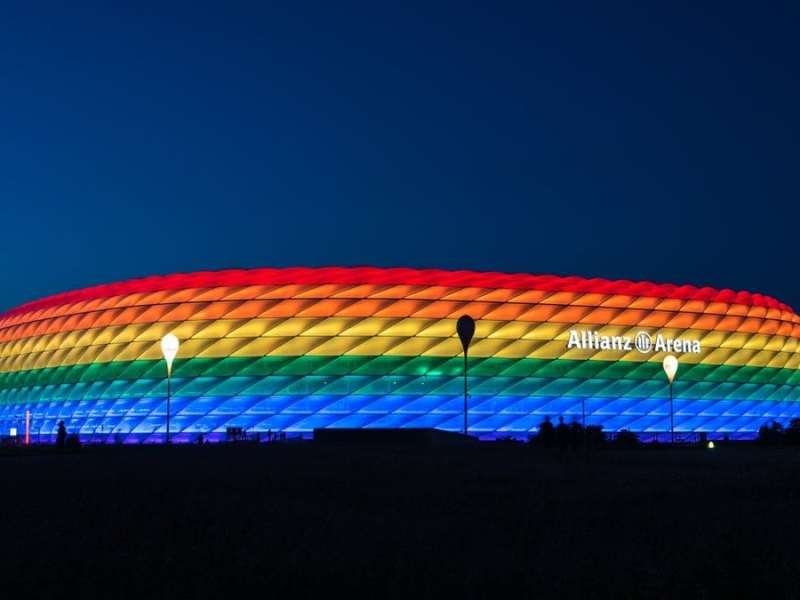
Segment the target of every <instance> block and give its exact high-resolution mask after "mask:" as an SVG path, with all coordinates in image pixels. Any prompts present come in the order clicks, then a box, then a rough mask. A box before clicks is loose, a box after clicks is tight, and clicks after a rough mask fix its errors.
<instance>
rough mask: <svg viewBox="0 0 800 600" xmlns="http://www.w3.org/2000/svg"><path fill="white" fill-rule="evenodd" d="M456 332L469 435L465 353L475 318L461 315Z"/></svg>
mask: <svg viewBox="0 0 800 600" xmlns="http://www.w3.org/2000/svg"><path fill="white" fill-rule="evenodd" d="M456 333H458V337H459V338H460V339H461V347H462V348H464V435H469V434H468V427H469V425H468V424H467V353H468V351H469V343H470V342H471V341H472V336H473V335H475V319H473V318H472V317H470V316H469V315H461V316H460V317H459V318H458V322H457V323H456Z"/></svg>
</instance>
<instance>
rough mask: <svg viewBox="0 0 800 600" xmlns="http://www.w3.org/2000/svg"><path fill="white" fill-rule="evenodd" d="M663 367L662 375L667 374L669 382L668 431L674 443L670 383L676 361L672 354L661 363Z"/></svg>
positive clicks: (675, 368) (673, 418)
mask: <svg viewBox="0 0 800 600" xmlns="http://www.w3.org/2000/svg"><path fill="white" fill-rule="evenodd" d="M661 364H662V366H663V367H664V373H666V374H667V379H668V380H669V431H670V437H671V443H673V444H674V443H675V417H674V415H675V412H674V411H673V410H672V382H673V381H674V380H675V373H677V372H678V359H677V358H675V357H674V356H672V354H668V355H667V356H665V357H664V361H663V362H662V363H661Z"/></svg>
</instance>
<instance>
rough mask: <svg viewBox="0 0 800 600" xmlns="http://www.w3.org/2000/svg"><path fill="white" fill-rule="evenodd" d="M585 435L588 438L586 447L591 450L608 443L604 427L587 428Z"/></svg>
mask: <svg viewBox="0 0 800 600" xmlns="http://www.w3.org/2000/svg"><path fill="white" fill-rule="evenodd" d="M583 435H584V436H585V437H586V446H587V447H589V448H600V447H601V446H602V445H603V444H604V443H605V441H606V438H605V436H604V435H603V426H602V425H589V426H587V427H586V430H585V431H584V432H583Z"/></svg>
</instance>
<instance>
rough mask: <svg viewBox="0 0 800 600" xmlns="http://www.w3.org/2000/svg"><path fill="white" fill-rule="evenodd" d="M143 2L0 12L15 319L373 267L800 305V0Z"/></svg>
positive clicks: (1, 195)
mask: <svg viewBox="0 0 800 600" xmlns="http://www.w3.org/2000/svg"><path fill="white" fill-rule="evenodd" d="M106 4H109V3H106ZM110 4H116V3H110ZM138 4H139V3H130V6H128V7H127V8H125V7H122V8H120V7H118V6H104V5H101V4H97V5H87V4H83V5H81V6H80V7H76V6H73V5H72V3H64V5H63V6H58V5H53V6H47V5H46V4H45V3H23V2H19V3H17V6H16V7H14V6H9V5H8V4H4V6H3V12H2V19H0V119H1V121H0V122H1V123H2V129H0V133H1V134H2V135H0V202H2V204H0V206H2V229H1V230H0V251H1V254H0V269H2V285H1V286H0V308H9V307H11V306H13V305H16V304H19V303H21V302H24V301H27V300H32V299H35V298H37V297H39V296H42V295H45V294H49V293H55V292H60V291H66V290H69V289H73V288H77V287H83V286H87V285H93V284H98V283H105V282H110V281H115V280H120V279H127V278H130V277H138V276H145V275H152V274H164V273H170V272H176V271H192V270H206V269H221V268H229V267H236V268H239V267H258V266H297V265H305V266H316V265H363V264H368V265H376V266H409V267H438V268H468V269H479V270H497V271H508V272H517V271H521V272H530V273H555V274H562V275H583V276H588V277H608V278H625V279H634V280H636V279H648V280H654V281H659V282H671V283H692V284H696V285H712V286H715V287H730V288H734V289H747V290H751V291H758V292H762V293H766V294H770V295H773V296H775V297H777V298H778V299H780V300H783V301H785V302H787V303H789V304H791V305H793V306H795V307H796V308H800V282H799V281H798V279H797V268H796V262H797V260H798V256H797V254H798V253H797V248H798V241H797V239H798V238H797V227H798V222H800V219H798V217H800V207H798V200H800V197H799V196H798V177H797V175H798V165H799V164H800V163H799V162H798V155H799V154H800V152H799V151H800V70H799V69H798V67H800V49H799V48H798V42H797V40H798V36H797V31H798V21H799V20H798V16H800V15H799V14H798V11H800V9H798V8H797V7H798V5H797V4H796V3H795V4H794V7H789V6H788V5H787V7H785V8H784V7H780V6H779V5H771V6H769V7H767V5H764V4H758V3H755V4H754V3H747V4H745V3H741V5H738V7H737V5H736V3H725V4H723V3H719V4H717V5H716V6H712V5H710V4H709V5H707V6H705V7H704V6H701V4H700V3H697V2H691V3H686V5H681V4H680V3H678V2H674V3H673V2H662V3H649V4H652V6H649V7H643V6H641V5H642V4H645V3H639V2H634V3H630V4H613V5H611V4H609V3H600V2H597V3H594V5H585V6H584V5H580V4H574V3H555V4H559V5H562V6H551V7H545V6H542V5H539V4H538V3H533V2H525V3H520V4H502V5H501V4H500V3H493V2H484V3H481V4H482V5H478V6H470V5H469V4H468V3H465V2H458V3H453V4H451V5H446V4H436V5H435V6H432V4H433V3H427V2H426V3H420V5H419V6H415V7H412V6H409V5H407V4H406V3H391V4H390V3H383V2H369V3H364V4H360V5H346V4H344V3H339V2H324V3H320V4H319V5H313V4H301V3H297V2H291V3H284V4H290V5H291V7H290V8H287V7H286V6H269V5H267V3H260V2H259V3H256V2H254V3H252V4H237V5H235V6H234V5H233V3H215V4H216V5H209V6H202V5H201V4H199V3H196V2H192V3H187V4H185V5H179V4H170V6H169V7H164V6H162V3H153V5H152V6H151V7H150V8H142V7H140V6H138ZM229 4H230V6H229ZM656 4H657V5H656ZM34 6H35V9H34V8H33V7H34Z"/></svg>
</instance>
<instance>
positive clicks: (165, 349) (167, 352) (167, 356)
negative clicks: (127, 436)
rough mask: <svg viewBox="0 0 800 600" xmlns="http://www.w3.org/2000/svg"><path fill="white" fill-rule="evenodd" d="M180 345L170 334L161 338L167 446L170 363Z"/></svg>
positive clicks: (170, 381) (170, 389)
mask: <svg viewBox="0 0 800 600" xmlns="http://www.w3.org/2000/svg"><path fill="white" fill-rule="evenodd" d="M180 345H181V343H180V342H179V341H178V338H177V337H175V336H174V335H173V334H171V333H168V334H167V335H165V336H164V337H163V338H161V354H163V355H164V360H166V361H167V444H169V413H170V400H171V396H172V361H174V360H175V355H176V354H178V348H179V347H180Z"/></svg>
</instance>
